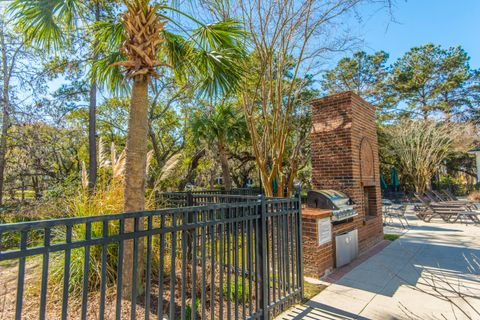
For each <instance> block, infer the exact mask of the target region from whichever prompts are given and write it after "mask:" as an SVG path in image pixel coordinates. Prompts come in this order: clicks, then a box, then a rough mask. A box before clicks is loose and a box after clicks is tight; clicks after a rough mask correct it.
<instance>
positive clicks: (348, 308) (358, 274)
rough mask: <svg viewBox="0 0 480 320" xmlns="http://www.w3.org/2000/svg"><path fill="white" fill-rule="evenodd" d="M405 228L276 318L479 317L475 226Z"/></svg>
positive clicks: (479, 236) (416, 224)
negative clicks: (368, 257) (309, 297)
mask: <svg viewBox="0 0 480 320" xmlns="http://www.w3.org/2000/svg"><path fill="white" fill-rule="evenodd" d="M410 223H411V225H412V226H411V228H410V230H409V231H408V232H407V233H405V234H404V235H403V236H402V237H401V238H400V239H398V240H396V241H394V242H393V243H391V244H390V245H388V246H387V247H386V248H385V249H383V250H382V251H381V252H380V253H378V254H377V255H375V256H373V257H371V258H370V259H368V260H366V261H365V262H363V263H362V264H360V265H359V266H357V267H356V268H354V269H353V270H351V271H350V272H348V273H347V274H346V275H344V276H343V277H342V278H341V279H340V280H338V281H337V282H336V283H334V284H332V285H330V286H329V287H328V288H326V289H325V290H324V291H322V292H321V293H320V294H318V295H317V296H315V297H314V298H313V299H312V300H310V301H309V302H307V303H306V304H304V305H299V306H296V307H294V308H292V309H290V310H289V311H288V312H286V313H284V314H282V315H280V316H279V317H278V318H277V319H285V320H287V319H379V320H380V319H381V320H384V319H425V320H427V319H480V227H479V226H473V225H461V224H459V223H456V224H446V223H441V222H440V221H436V222H433V223H424V222H422V221H419V220H416V219H414V218H413V217H410Z"/></svg>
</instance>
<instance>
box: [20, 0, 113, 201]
mask: <svg viewBox="0 0 480 320" xmlns="http://www.w3.org/2000/svg"><path fill="white" fill-rule="evenodd" d="M115 2H116V1H114V0H112V1H105V0H94V1H82V0H73V1H67V0H61V1H52V2H43V1H30V0H15V1H13V2H12V3H11V5H10V11H11V12H12V14H13V17H14V19H15V20H16V26H17V27H18V28H19V30H21V31H22V32H23V33H24V35H25V37H26V41H27V42H32V43H34V44H35V45H36V46H37V47H38V48H40V49H42V50H47V51H48V52H50V51H53V52H54V53H55V54H59V53H60V50H61V49H62V48H68V47H69V46H71V45H72V42H73V41H74V38H75V36H78V35H79V37H78V38H80V39H82V38H83V37H85V38H87V39H88V40H92V39H91V36H90V32H89V31H90V28H91V26H92V24H94V23H98V22H99V21H100V20H101V19H102V18H103V19H104V18H105V15H106V14H107V12H108V10H109V6H111V5H112V4H113V3H115ZM79 31H80V32H79ZM88 40H87V41H88ZM94 47H95V44H93V45H90V49H89V50H87V52H86V53H85V55H86V56H88V58H87V59H86V60H84V61H83V62H86V63H87V66H88V65H90V66H91V64H93V63H95V62H96V61H97V60H98V58H99V54H100V52H97V51H94V50H93V48H94ZM87 48H88V45H87ZM78 50H80V51H81V52H85V50H84V48H83V47H82V46H80V47H79V48H78ZM89 84H90V85H89V98H88V100H89V107H88V110H89V113H88V146H89V148H88V154H89V161H88V173H89V174H88V179H89V181H88V186H89V190H90V192H92V191H93V190H94V188H95V183H96V179H97V143H96V108H97V91H98V81H97V75H96V70H94V69H91V70H90V83H89Z"/></svg>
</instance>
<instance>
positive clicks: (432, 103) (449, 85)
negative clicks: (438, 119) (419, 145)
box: [392, 43, 478, 119]
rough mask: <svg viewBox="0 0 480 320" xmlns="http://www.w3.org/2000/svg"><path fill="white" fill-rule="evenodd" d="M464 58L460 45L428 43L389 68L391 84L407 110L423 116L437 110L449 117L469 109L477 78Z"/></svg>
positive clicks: (472, 102)
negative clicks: (449, 45) (446, 46)
mask: <svg viewBox="0 0 480 320" xmlns="http://www.w3.org/2000/svg"><path fill="white" fill-rule="evenodd" d="M468 60H469V57H468V55H467V53H466V52H465V50H463V49H462V48H461V47H451V48H448V49H443V48H442V47H440V46H437V45H434V44H431V43H429V44H426V45H423V46H420V47H415V48H412V49H410V51H409V52H407V53H406V54H405V55H404V56H403V57H401V58H400V59H399V60H398V61H397V62H395V64H394V65H393V69H392V84H393V87H394V89H395V90H396V91H397V92H398V94H399V97H400V99H402V100H404V101H405V102H406V103H407V105H408V107H409V109H408V110H407V112H408V113H410V114H413V115H420V116H421V117H423V118H424V119H428V118H429V117H430V116H432V115H434V114H436V113H438V112H440V114H443V115H444V116H445V117H446V118H447V119H451V118H452V117H453V116H456V115H461V114H462V113H463V112H464V111H465V110H466V109H468V108H470V107H471V106H472V104H474V103H475V99H474V97H473V96H472V95H473V92H474V91H478V77H476V76H475V75H476V74H477V72H476V71H474V70H471V69H470V66H469V64H468ZM477 104H478V101H477Z"/></svg>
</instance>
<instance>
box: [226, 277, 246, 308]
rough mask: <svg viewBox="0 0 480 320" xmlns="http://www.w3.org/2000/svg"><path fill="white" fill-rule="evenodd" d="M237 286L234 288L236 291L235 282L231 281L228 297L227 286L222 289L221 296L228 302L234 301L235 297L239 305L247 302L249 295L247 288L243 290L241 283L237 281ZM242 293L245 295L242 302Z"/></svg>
mask: <svg viewBox="0 0 480 320" xmlns="http://www.w3.org/2000/svg"><path fill="white" fill-rule="evenodd" d="M237 284H238V286H237V287H236V289H237V290H235V281H232V282H231V283H230V295H229V294H228V284H225V285H224V287H223V294H224V295H225V297H226V298H227V299H228V300H230V301H233V300H235V297H236V296H237V297H238V301H239V302H241V303H245V302H248V298H249V295H250V290H249V288H248V287H245V288H244V287H243V285H242V282H241V281H238V283H237ZM244 293H245V300H243V294H244Z"/></svg>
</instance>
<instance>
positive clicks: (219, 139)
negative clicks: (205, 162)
mask: <svg viewBox="0 0 480 320" xmlns="http://www.w3.org/2000/svg"><path fill="white" fill-rule="evenodd" d="M237 114H238V111H237V110H236V109H235V108H234V107H233V105H232V104H231V103H228V102H224V103H220V104H218V105H216V106H213V107H212V108H208V107H207V108H203V110H200V112H199V113H197V114H196V115H195V117H194V118H193V120H192V123H191V125H192V131H193V135H194V137H196V139H197V140H203V141H204V142H205V143H206V144H207V145H211V144H212V143H213V144H214V145H216V149H217V152H218V157H219V159H220V165H221V167H222V175H223V183H224V185H225V189H226V190H230V189H231V188H232V178H231V175H230V166H229V163H228V158H227V153H228V145H229V144H230V143H233V142H235V141H236V142H238V141H239V140H243V139H244V137H245V135H246V134H247V131H246V125H245V122H244V121H242V120H243V119H239V117H238V116H237Z"/></svg>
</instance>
